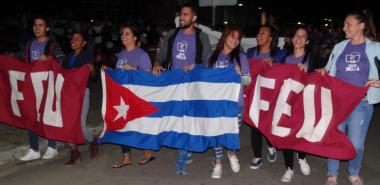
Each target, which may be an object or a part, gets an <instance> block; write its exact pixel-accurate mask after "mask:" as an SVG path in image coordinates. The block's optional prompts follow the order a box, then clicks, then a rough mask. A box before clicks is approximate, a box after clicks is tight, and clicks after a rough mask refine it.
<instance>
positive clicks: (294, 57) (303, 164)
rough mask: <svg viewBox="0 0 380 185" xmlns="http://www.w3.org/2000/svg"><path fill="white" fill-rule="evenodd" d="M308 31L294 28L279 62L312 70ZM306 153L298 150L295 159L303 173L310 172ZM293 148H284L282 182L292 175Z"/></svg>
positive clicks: (289, 179)
mask: <svg viewBox="0 0 380 185" xmlns="http://www.w3.org/2000/svg"><path fill="white" fill-rule="evenodd" d="M311 48H312V47H311V46H310V40H309V33H308V31H307V29H306V28H305V27H299V28H297V29H296V30H295V32H294V34H293V37H292V38H291V45H290V48H289V52H288V53H287V55H286V57H284V58H283V59H282V60H281V62H280V63H285V64H297V65H298V67H299V68H300V70H303V71H308V72H313V71H314V70H315V68H316V62H317V61H316V55H315V54H314V52H313V51H312V49H311ZM305 155H306V153H304V152H298V155H297V159H298V163H299V164H300V169H301V172H302V174H303V175H309V174H310V166H309V164H308V163H307V161H306V159H305ZM293 158H294V154H293V150H289V149H285V150H284V161H285V167H286V171H285V173H284V175H283V176H282V177H281V181H282V182H290V181H291V180H292V179H293V177H294V171H293V163H294V162H293V160H294V159H293Z"/></svg>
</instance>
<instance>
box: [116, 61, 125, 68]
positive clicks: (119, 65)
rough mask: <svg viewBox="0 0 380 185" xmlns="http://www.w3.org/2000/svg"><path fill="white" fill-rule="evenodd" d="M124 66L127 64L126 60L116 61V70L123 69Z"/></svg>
mask: <svg viewBox="0 0 380 185" xmlns="http://www.w3.org/2000/svg"><path fill="white" fill-rule="evenodd" d="M124 64H128V60H127V59H120V60H118V61H117V66H116V68H123V65H124Z"/></svg>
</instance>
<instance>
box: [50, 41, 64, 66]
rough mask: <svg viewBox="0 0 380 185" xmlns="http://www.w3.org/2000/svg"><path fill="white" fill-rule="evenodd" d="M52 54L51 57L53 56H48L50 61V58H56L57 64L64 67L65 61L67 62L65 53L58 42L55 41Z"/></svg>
mask: <svg viewBox="0 0 380 185" xmlns="http://www.w3.org/2000/svg"><path fill="white" fill-rule="evenodd" d="M51 47H53V48H52V53H51V55H52V56H47V57H48V59H49V58H54V59H56V60H57V62H58V63H59V64H60V65H62V63H63V61H64V60H65V53H64V52H63V50H62V48H61V46H60V45H59V43H58V42H56V41H54V43H52V46H51Z"/></svg>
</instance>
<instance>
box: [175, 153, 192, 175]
mask: <svg viewBox="0 0 380 185" xmlns="http://www.w3.org/2000/svg"><path fill="white" fill-rule="evenodd" d="M188 154H189V152H187V151H186V150H181V149H178V156H177V161H176V167H177V173H178V172H179V173H186V172H187V171H186V161H187V158H188Z"/></svg>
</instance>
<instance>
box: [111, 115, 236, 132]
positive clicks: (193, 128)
mask: <svg viewBox="0 0 380 185" xmlns="http://www.w3.org/2000/svg"><path fill="white" fill-rule="evenodd" d="M117 131H118V132H127V131H135V132H139V133H143V134H151V135H158V134H159V133H161V132H168V131H172V132H178V133H188V134H190V135H203V136H218V135H222V134H227V133H230V134H238V133H239V126H238V118H237V117H235V118H228V117H219V118H200V117H188V116H184V117H175V116H167V117H163V118H150V117H143V118H138V119H135V120H133V121H130V122H129V123H128V124H127V125H126V127H124V128H123V129H121V130H117Z"/></svg>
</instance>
